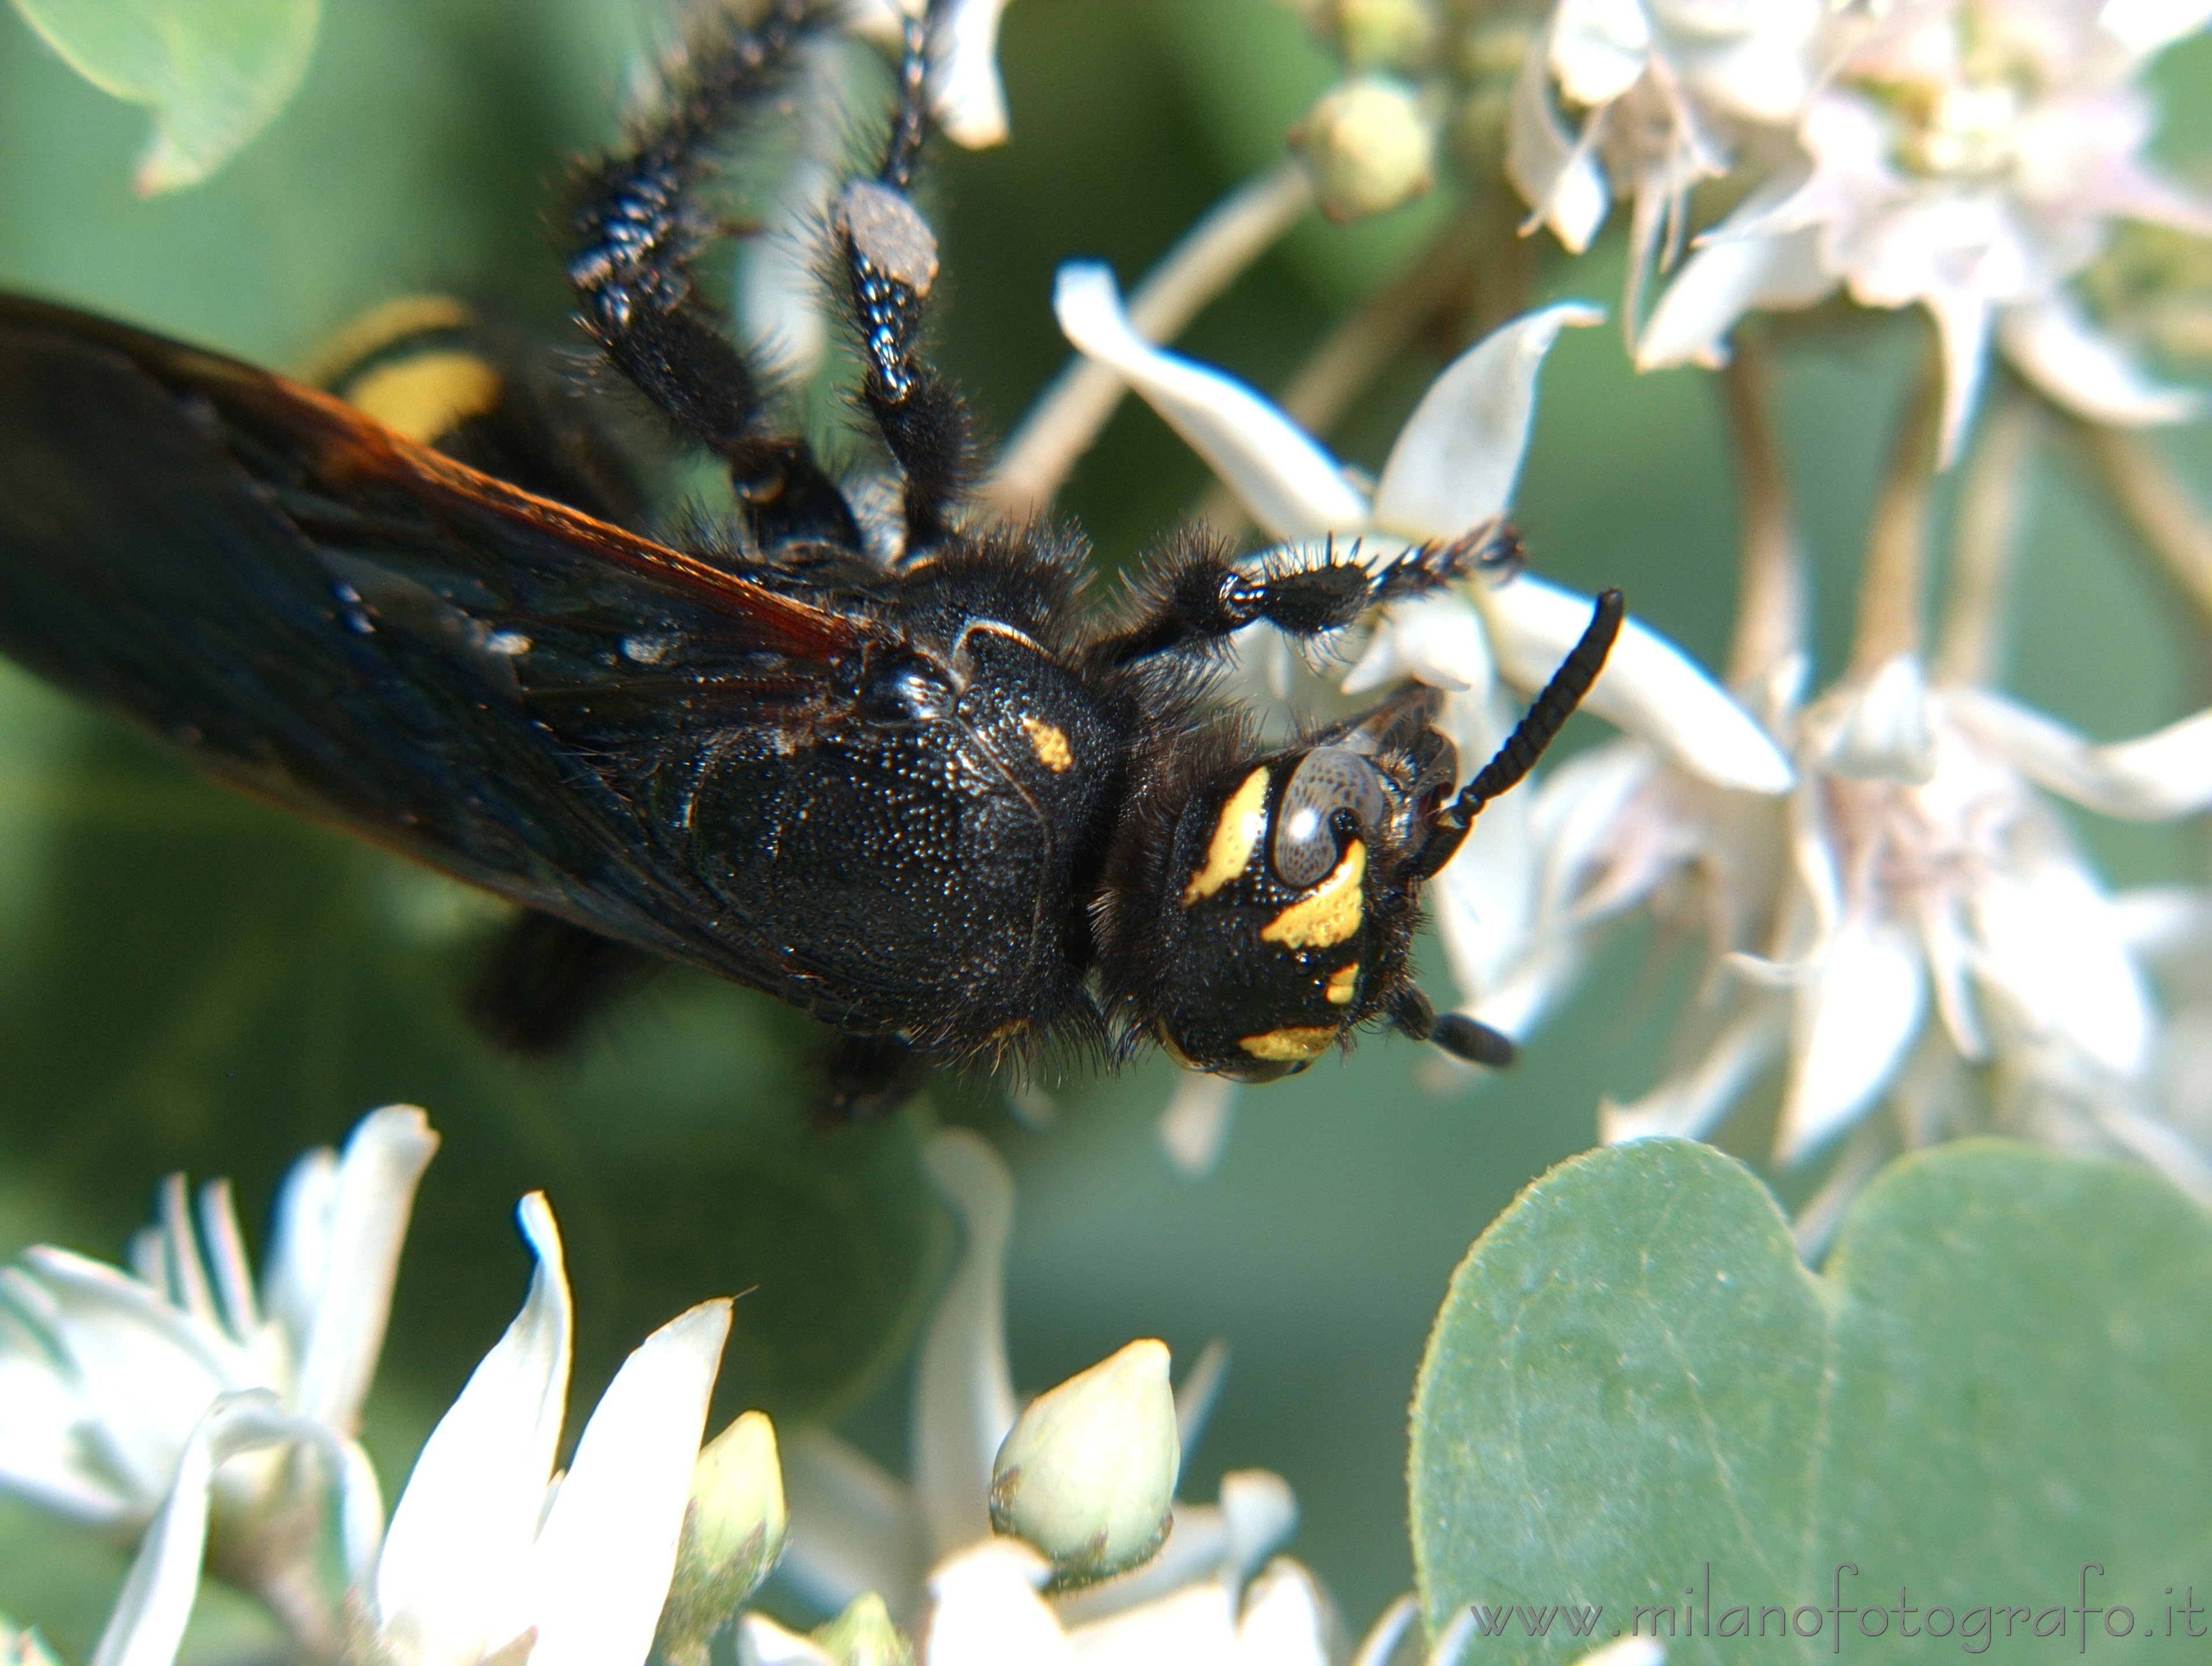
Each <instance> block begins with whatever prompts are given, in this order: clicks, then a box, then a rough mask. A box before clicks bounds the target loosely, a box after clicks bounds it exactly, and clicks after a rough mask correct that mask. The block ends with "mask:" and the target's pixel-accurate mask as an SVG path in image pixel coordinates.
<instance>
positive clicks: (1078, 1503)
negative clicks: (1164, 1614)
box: [991, 1340, 1182, 1590]
mask: <svg viewBox="0 0 2212 1666" xmlns="http://www.w3.org/2000/svg"><path fill="white" fill-rule="evenodd" d="M1181 1463H1182V1445H1181V1443H1180V1442H1179V1441H1178V1440H1177V1438H1176V1414H1175V1395H1174V1394H1173V1392H1172V1391H1171V1390H1170V1389H1169V1387H1168V1350H1167V1345H1166V1344H1165V1343H1164V1342H1158V1341H1150V1340H1146V1341H1136V1342H1132V1343H1130V1344H1129V1345H1128V1347H1125V1348H1123V1349H1122V1350H1121V1352H1120V1353H1116V1354H1114V1355H1113V1356H1112V1357H1111V1358H1109V1359H1103V1360H1101V1361H1100V1362H1099V1363H1098V1364H1097V1365H1093V1366H1092V1367H1091V1369H1090V1370H1089V1371H1084V1372H1082V1373H1080V1374H1079V1375H1078V1376H1074V1377H1069V1378H1068V1379H1067V1381H1066V1382H1065V1383H1061V1384H1060V1386H1059V1387H1058V1388H1056V1389H1048V1390H1047V1391H1046V1392H1045V1393H1043V1394H1041V1395H1038V1396H1037V1397H1036V1400H1034V1401H1032V1402H1030V1408H1029V1409H1028V1410H1027V1411H1025V1412H1024V1413H1023V1414H1021V1417H1020V1419H1019V1420H1018V1421H1017V1422H1016V1423H1015V1425H1014V1426H1013V1428H1012V1431H1011V1432H1009V1433H1008V1434H1007V1436H1006V1441H1005V1443H1004V1444H1002V1445H1000V1448H999V1457H998V1462H996V1463H995V1464H994V1465H993V1467H992V1471H991V1525H992V1526H993V1527H994V1528H995V1529H997V1530H998V1531H999V1532H1000V1533H1004V1534H1009V1535H1013V1536H1015V1537H1017V1538H1020V1539H1023V1540H1025V1541H1028V1542H1029V1543H1030V1544H1031V1545H1033V1546H1035V1547H1036V1548H1037V1549H1039V1550H1041V1551H1042V1552H1043V1553H1044V1554H1045V1555H1046V1556H1047V1557H1048V1558H1049V1559H1050V1560H1051V1562H1052V1565H1053V1582H1052V1583H1053V1589H1054V1590H1068V1589H1070V1588H1072V1587H1074V1586H1078V1585H1087V1584H1092V1583H1094V1582H1096V1581H1097V1580H1100V1579H1104V1578H1109V1577H1111V1576H1112V1575H1114V1574H1116V1573H1121V1572H1124V1571H1126V1570H1127V1569H1129V1568H1133V1567H1136V1566H1139V1565H1140V1564H1142V1563H1144V1562H1147V1561H1149V1560H1152V1554H1153V1553H1154V1552H1155V1551H1157V1550H1158V1549H1159V1547H1160V1544H1161V1541H1163V1540H1164V1539H1165V1538H1166V1537H1167V1531H1168V1505H1169V1504H1170V1501H1171V1500H1172V1499H1174V1497H1175V1482H1176V1469H1177V1468H1178V1467H1179V1466H1180V1465H1181Z"/></svg>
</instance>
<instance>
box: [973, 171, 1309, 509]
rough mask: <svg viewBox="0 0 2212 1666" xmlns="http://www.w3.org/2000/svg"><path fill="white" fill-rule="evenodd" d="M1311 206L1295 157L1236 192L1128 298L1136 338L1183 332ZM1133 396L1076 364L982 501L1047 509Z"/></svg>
mask: <svg viewBox="0 0 2212 1666" xmlns="http://www.w3.org/2000/svg"><path fill="white" fill-rule="evenodd" d="M1312 203H1313V181H1312V179H1311V178H1310V176H1309V175H1308V174H1307V173H1306V170H1305V166H1304V163H1302V162H1299V161H1283V162H1279V163H1277V164H1276V165H1275V166H1274V167H1271V168H1269V169H1267V171H1266V172H1265V173H1260V174H1256V175H1255V176H1254V177H1253V178H1251V179H1248V180H1246V181H1245V182H1244V183H1243V185H1239V186H1237V189H1236V190H1234V191H1232V192H1230V193H1229V195H1227V196H1226V197H1225V198H1222V199H1221V201H1220V202H1218V204H1215V205H1214V206H1213V208H1212V210H1209V211H1208V212H1207V214H1206V217H1205V218H1204V219H1202V220H1200V222H1198V223H1197V224H1196V225H1195V226H1193V227H1192V228H1190V230H1189V231H1188V233H1186V234H1184V236H1183V238H1182V241H1180V242H1179V243H1177V244H1176V246H1175V247H1173V248H1172V249H1170V250H1169V251H1168V252H1167V255H1166V258H1164V259H1163V260H1161V262H1160V263H1159V264H1158V265H1157V266H1155V267H1153V268H1152V271H1151V272H1150V273H1148V274H1147V275H1146V277H1145V280H1144V282H1143V283H1139V285H1138V286H1137V287H1136V289H1134V290H1133V291H1132V292H1131V294H1130V295H1129V320H1130V322H1131V323H1132V324H1133V325H1135V326H1136V328H1137V331H1138V333H1139V334H1140V335H1143V336H1146V337H1149V338H1150V339H1152V340H1153V341H1171V340H1173V339H1174V338H1175V337H1176V336H1178V335H1180V334H1182V330H1183V327H1184V326H1185V325H1188V323H1189V322H1190V321H1191V319H1194V318H1195V317H1196V316H1197V315H1198V314H1199V313H1200V311H1201V310H1203V309H1204V307H1206V303H1207V302H1208V301H1212V299H1213V298H1214V297H1215V296H1216V295H1219V294H1220V293H1221V292H1222V291H1223V290H1224V289H1227V288H1228V287H1229V286H1230V284H1231V283H1233V282H1235V281H1236V279H1237V276H1238V274H1240V273H1241V272H1243V271H1244V269H1245V268H1246V267H1248V266H1249V265H1250V264H1252V263H1253V262H1254V261H1255V260H1256V259H1258V258H1260V256H1261V254H1263V253H1265V252H1267V250H1268V249H1269V248H1271V247H1272V246H1273V245H1274V244H1275V243H1276V242H1277V241H1278V240H1279V239H1280V238H1281V237H1282V235H1283V234H1284V233H1285V232H1286V231H1288V230H1289V229H1290V228H1291V226H1292V225H1293V224H1294V223H1295V222H1297V218H1298V216H1300V215H1302V214H1304V212H1305V211H1306V210H1307V209H1308V208H1309V207H1310V206H1311V205H1312ZM1124 392H1127V386H1126V385H1125V384H1124V383H1123V382H1122V380H1121V378H1120V377H1119V376H1117V375H1115V374H1114V372H1112V371H1111V370H1109V369H1108V368H1106V367H1105V366H1103V365H1101V364H1095V363H1093V362H1091V361H1090V360H1088V359H1084V358H1076V359H1073V360H1071V361H1070V362H1068V364H1067V365H1066V367H1065V368H1063V369H1062V370H1061V371H1060V374H1059V375H1058V376H1056V377H1054V379H1053V381H1052V384H1051V386H1048V387H1047V388H1046V389H1045V391H1044V393H1043V395H1042V397H1041V398H1039V399H1038V400H1037V403H1036V404H1035V405H1034V406H1033V407H1031V409H1030V414H1029V416H1028V417H1026V418H1024V421H1023V423H1022V425H1021V427H1020V428H1018V429H1016V430H1015V431H1014V434H1013V435H1012V437H1011V438H1010V439H1009V440H1008V441H1007V442H1006V450H1005V451H1004V452H1003V453H1001V454H1000V458H999V464H998V466H997V467H996V468H995V469H994V470H993V471H992V472H991V477H990V478H989V479H988V480H987V481H986V482H985V483H984V486H983V489H982V493H981V496H982V500H983V502H984V503H985V504H986V505H987V507H988V508H991V509H993V510H994V511H995V512H996V513H998V514H1002V515H1006V516H1007V517H1009V518H1011V519H1016V520H1020V519H1026V518H1028V517H1030V516H1031V515H1034V514H1037V513H1039V512H1040V511H1041V510H1042V509H1043V508H1044V507H1045V505H1046V504H1048V503H1049V502H1051V501H1052V496H1053V494H1054V492H1056V491H1058V490H1059V489H1060V483H1061V482H1062V481H1064V480H1066V478H1067V475H1068V471H1069V470H1071V469H1073V467H1074V466H1075V459H1077V458H1079V457H1080V456H1082V455H1083V453H1085V452H1086V451H1088V450H1089V449H1090V448H1091V442H1092V441H1095V440H1096V439H1097V437H1098V433H1099V430H1100V429H1103V428H1104V427H1105V426H1106V423H1107V422H1108V420H1109V418H1110V417H1112V416H1113V414H1114V409H1115V406H1116V405H1118V404H1120V403H1121V395H1122V394H1123V393H1124Z"/></svg>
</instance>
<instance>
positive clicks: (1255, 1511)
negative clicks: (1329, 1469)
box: [1221, 1469, 1298, 1582]
mask: <svg viewBox="0 0 2212 1666" xmlns="http://www.w3.org/2000/svg"><path fill="white" fill-rule="evenodd" d="M1221 1520H1222V1524H1223V1525H1224V1526H1225V1528H1226V1529H1228V1535H1229V1538H1228V1542H1227V1544H1226V1545H1225V1547H1224V1549H1223V1552H1222V1561H1223V1566H1224V1567H1225V1568H1226V1569H1227V1570H1229V1572H1231V1575H1232V1576H1233V1577H1234V1578H1236V1579H1237V1580H1238V1581H1240V1582H1241V1581H1243V1579H1245V1578H1248V1577H1249V1575H1250V1573H1251V1572H1252V1570H1253V1569H1254V1568H1256V1567H1258V1566H1260V1564H1261V1562H1262V1561H1264V1560H1267V1555H1268V1553H1270V1552H1271V1551H1273V1549H1274V1548H1275V1547H1276V1546H1278V1545H1279V1544H1281V1543H1282V1542H1283V1541H1285V1540H1286V1539H1288V1538H1289V1537H1290V1536H1291V1534H1293V1533H1295V1532H1297V1529H1298V1500H1297V1494H1295V1493H1292V1492H1291V1484H1290V1482H1288V1481H1285V1480H1284V1479H1283V1478H1282V1477H1281V1476H1280V1475H1279V1474H1275V1472H1274V1471H1273V1470H1272V1469H1232V1470H1231V1471H1230V1472H1229V1473H1228V1474H1225V1475H1224V1476H1223V1477H1222V1478H1221Z"/></svg>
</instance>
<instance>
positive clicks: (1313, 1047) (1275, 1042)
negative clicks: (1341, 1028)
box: [1237, 1024, 1336, 1063]
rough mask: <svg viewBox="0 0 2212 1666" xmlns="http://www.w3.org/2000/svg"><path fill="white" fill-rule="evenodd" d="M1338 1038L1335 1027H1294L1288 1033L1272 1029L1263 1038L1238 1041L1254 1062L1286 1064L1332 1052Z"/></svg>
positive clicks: (1323, 1025)
mask: <svg viewBox="0 0 2212 1666" xmlns="http://www.w3.org/2000/svg"><path fill="white" fill-rule="evenodd" d="M1335 1039H1336V1029H1335V1026H1334V1025H1327V1024H1316V1025H1302V1024H1294V1025H1291V1026H1290V1027H1289V1028H1288V1029H1285V1030H1270V1031H1267V1034H1266V1035H1264V1036H1245V1037H1242V1038H1240V1039H1239V1040H1238V1042H1237V1046H1239V1047H1241V1048H1243V1049H1244V1050H1245V1051H1246V1052H1247V1053H1249V1054H1250V1055H1252V1056H1253V1057H1254V1058H1255V1059H1266V1060H1268V1061H1271V1062H1275V1063H1283V1062H1287V1061H1291V1060H1295V1059H1313V1058H1318V1057H1320V1056H1321V1055H1322V1054H1323V1053H1326V1052H1328V1049H1329V1044H1330V1043H1332V1042H1334V1040H1335Z"/></svg>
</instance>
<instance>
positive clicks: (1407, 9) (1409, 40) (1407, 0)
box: [1323, 0, 1437, 70]
mask: <svg viewBox="0 0 2212 1666" xmlns="http://www.w3.org/2000/svg"><path fill="white" fill-rule="evenodd" d="M1323 21H1324V22H1325V25H1326V27H1328V32H1329V33H1330V34H1331V35H1332V36H1333V37H1334V40H1335V41H1336V49H1337V51H1338V52H1341V53H1342V54H1343V55H1344V61H1345V62H1346V63H1347V64H1350V65H1352V68H1353V69H1355V70H1366V69H1390V70H1413V69H1418V68H1419V66H1420V64H1421V62H1422V60H1423V58H1425V56H1426V55H1427V53H1428V52H1429V50H1430V47H1431V43H1432V42H1433V41H1434V40H1435V39H1436V33H1437V20H1436V7H1435V5H1434V3H1433V0H1328V9H1327V12H1326V13H1325V15H1324V19H1323Z"/></svg>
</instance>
